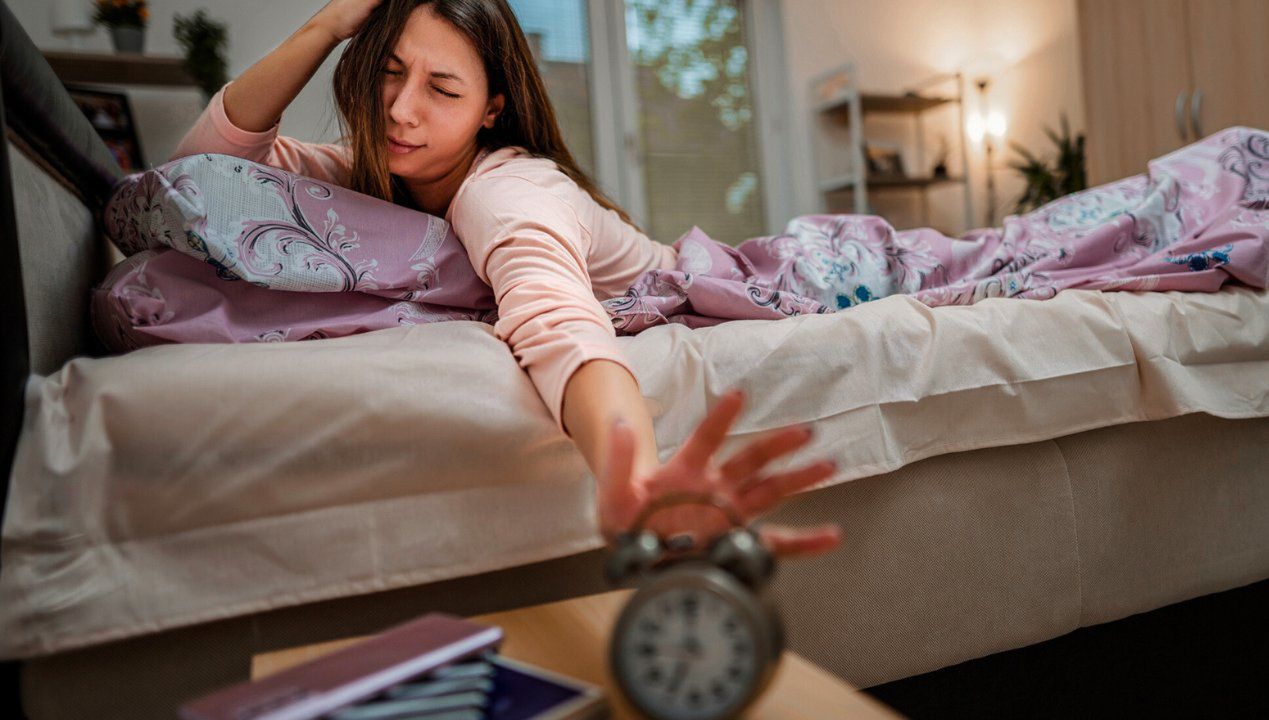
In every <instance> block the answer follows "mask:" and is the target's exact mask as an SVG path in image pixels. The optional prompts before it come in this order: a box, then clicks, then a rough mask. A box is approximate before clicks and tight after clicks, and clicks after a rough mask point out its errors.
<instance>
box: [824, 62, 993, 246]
mask: <svg viewBox="0 0 1269 720" xmlns="http://www.w3.org/2000/svg"><path fill="white" fill-rule="evenodd" d="M843 73H846V74H847V75H850V74H853V67H852V66H851V65H845V66H842V67H840V68H835V69H834V70H831V71H829V72H828V73H824V74H822V75H820V76H818V77H816V78H815V79H813V80H812V81H811V92H810V97H812V98H817V97H818V93H819V90H820V88H821V87H822V85H823V83H825V82H826V81H827V79H829V78H834V77H840V76H842V74H843ZM949 84H954V86H955V92H954V93H953V94H944V95H936V94H922V93H921V92H920V91H921V90H925V89H928V88H931V87H937V86H939V85H949ZM964 97H965V87H964V78H963V77H962V75H961V74H960V73H952V74H948V75H939V76H937V77H934V78H930V79H929V80H927V81H926V82H924V83H922V84H920V85H918V86H916V87H914V88H912V89H911V90H908V91H906V92H904V93H902V94H899V95H887V94H882V93H871V92H861V91H860V90H859V89H858V88H856V87H854V86H853V85H851V86H845V87H841V88H840V89H839V90H838V91H837V92H835V93H834V94H833V95H832V96H831V97H829V98H826V99H822V100H817V101H816V102H815V104H814V106H813V108H812V110H813V112H812V113H811V123H812V128H811V132H812V135H811V137H812V138H814V139H816V140H819V139H820V138H821V135H822V128H823V125H824V123H825V121H826V120H827V121H828V122H829V123H830V124H834V125H837V124H841V123H843V122H844V123H845V125H846V127H847V130H848V132H849V139H848V142H847V145H848V148H847V149H848V152H849V160H850V168H851V169H850V170H849V171H848V172H846V173H841V174H836V175H833V176H831V177H827V178H825V177H823V170H822V168H823V166H824V165H825V162H824V160H823V158H822V157H821V156H820V152H819V148H814V150H815V151H813V152H812V153H811V155H812V158H813V161H814V162H815V164H816V169H815V177H816V178H817V181H818V189H819V191H820V196H821V207H822V208H824V210H825V211H826V210H827V201H826V199H825V197H824V196H825V195H827V194H828V193H831V192H839V191H842V190H849V191H851V192H852V196H853V198H854V206H855V207H854V210H855V212H856V213H859V214H866V213H869V212H870V210H869V205H868V192H869V190H870V189H872V190H876V191H888V190H918V191H920V193H921V215H922V222H923V223H924V224H926V225H928V224H929V217H930V207H929V196H928V194H927V191H928V190H929V188H931V187H934V186H937V185H945V184H952V185H960V186H961V187H962V194H963V196H964V203H965V229H969V228H971V227H973V225H972V218H973V207H974V205H973V197H972V190H971V187H970V183H969V182H968V180H967V178H966V176H965V175H964V174H963V173H964V172H965V171H966V170H967V169H968V168H969V150H968V147H967V145H966V141H965V105H964ZM949 104H954V105H956V107H957V129H956V130H957V131H956V137H957V140H958V142H957V145H958V146H959V148H960V157H961V172H962V175H960V176H948V177H935V176H933V175H910V176H900V177H892V176H872V175H869V173H868V172H867V170H866V168H867V165H866V163H865V161H864V149H865V139H864V118H865V117H866V116H868V115H881V114H891V115H895V114H898V115H906V116H908V117H910V118H912V119H913V120H915V122H916V158H917V161H916V167H919V168H922V169H923V170H924V168H925V167H926V165H927V160H926V157H925V133H924V125H923V117H922V116H923V115H924V114H925V113H926V112H927V111H929V110H933V109H935V108H940V107H943V106H945V105H949Z"/></svg>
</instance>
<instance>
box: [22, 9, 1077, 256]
mask: <svg viewBox="0 0 1269 720" xmlns="http://www.w3.org/2000/svg"><path fill="white" fill-rule="evenodd" d="M772 1H778V2H779V3H780V5H781V9H782V12H783V14H784V17H783V27H784V33H785V48H786V52H787V55H788V57H787V64H788V69H789V74H790V83H791V85H790V87H791V94H792V100H793V102H792V106H791V107H790V108H789V114H790V118H789V123H788V124H787V127H789V128H808V127H809V123H810V115H809V113H808V111H807V108H808V107H809V105H810V99H809V97H808V85H809V82H810V80H811V78H812V77H813V76H815V75H817V74H819V73H821V72H823V71H824V70H826V69H828V68H831V67H834V66H836V65H839V64H841V63H842V62H846V61H848V60H849V61H854V62H855V63H856V68H857V74H858V77H859V78H860V80H859V82H860V85H861V87H863V88H865V89H869V90H878V91H895V90H899V89H901V88H903V87H905V86H907V85H909V84H911V83H913V82H916V81H919V80H920V79H922V78H925V77H928V76H931V75H934V74H938V73H944V72H950V71H953V70H956V69H959V68H966V69H967V70H968V71H969V72H970V77H977V76H978V75H979V74H989V75H991V76H992V77H993V78H995V81H996V82H995V88H994V90H993V95H992V97H993V101H994V102H996V103H998V105H999V107H1000V108H1001V109H1002V110H1003V111H1004V112H1005V113H1006V115H1007V117H1008V119H1009V125H1010V127H1009V137H1008V138H1007V141H1008V140H1016V141H1018V142H1020V143H1022V144H1023V145H1025V146H1027V147H1029V148H1031V149H1033V150H1039V151H1045V152H1047V151H1048V148H1049V143H1048V140H1047V139H1046V138H1045V136H1044V134H1043V126H1044V125H1045V124H1049V125H1054V126H1056V124H1057V120H1058V114H1059V112H1061V111H1063V110H1065V111H1066V112H1067V113H1068V115H1069V116H1070V119H1071V122H1072V125H1073V127H1075V128H1077V129H1082V128H1083V127H1084V109H1083V101H1082V96H1081V92H1082V91H1081V87H1080V77H1079V51H1078V42H1077V34H1076V25H1075V3H1074V0H888V1H887V2H884V3H883V2H874V1H873V0H772ZM8 2H9V5H10V8H11V9H12V10H13V12H14V14H15V15H16V16H17V18H18V21H19V22H21V23H22V26H23V28H24V29H25V30H26V32H27V34H29V35H30V36H31V38H32V39H33V40H34V41H35V44H36V45H37V46H39V47H41V48H47V49H69V48H71V47H72V41H71V40H70V39H68V38H66V37H58V36H54V35H53V33H52V31H51V30H50V12H51V11H50V4H49V3H48V0H8ZM324 4H325V0H270V2H263V3H262V2H258V1H257V0H218V1H217V2H215V3H208V2H206V0H164V2H161V3H154V4H153V7H151V13H152V15H151V19H150V26H149V27H148V28H147V39H146V52H147V53H152V54H166V55H178V54H179V53H180V49H179V47H178V45H177V43H176V40H175V39H174V38H173V37H172V16H173V15H174V14H177V13H180V14H184V15H188V14H191V13H192V12H194V10H196V9H197V8H199V7H207V8H208V9H209V12H210V14H211V15H212V17H214V18H215V19H217V20H220V21H222V22H226V23H228V25H229V27H230V46H229V52H228V59H229V75H230V77H234V76H237V75H238V74H240V73H242V72H243V71H244V70H246V69H247V68H248V67H250V66H251V65H252V64H253V63H255V62H256V61H257V60H259V59H260V58H261V57H263V56H264V55H266V54H268V52H270V51H271V50H272V49H273V48H274V47H276V46H277V45H278V44H279V43H280V42H281V41H282V40H283V39H284V38H285V37H286V36H287V35H289V34H290V33H291V32H294V30H295V29H297V28H298V27H299V26H300V25H301V24H303V22H304V21H305V20H307V19H308V18H309V17H311V16H312V15H313V14H314V13H315V12H317V11H318V10H319V9H320V8H321V7H322V6H323V5H324ZM77 49H83V50H96V51H102V52H109V51H110V41H109V37H108V36H107V35H106V31H105V30H104V29H102V28H98V29H96V30H95V31H94V33H93V34H92V35H90V36H88V37H87V38H85V39H83V40H82V41H81V42H80V43H79V47H78V48H77ZM342 50H343V47H342V46H340V47H338V48H336V49H335V51H334V52H332V53H331V55H330V56H329V57H328V58H327V60H326V62H325V63H323V64H322V65H321V67H319V68H318V70H317V72H316V73H315V74H314V77H313V80H311V81H310V82H309V84H308V86H307V87H305V89H304V90H303V91H302V92H301V93H300V95H299V96H298V97H297V98H296V100H295V102H294V103H293V104H292V105H291V107H290V108H288V110H287V111H286V113H285V114H284V115H283V117H282V127H281V132H282V133H283V134H285V135H290V136H293V137H297V138H300V139H303V140H309V141H315V142H330V141H332V140H334V139H335V138H336V137H337V135H338V130H339V128H338V123H337V120H336V116H335V110H334V107H333V103H332V99H331V93H330V81H331V75H332V72H333V70H334V66H335V61H336V60H337V59H338V57H339V54H340V53H341V52H342ZM128 92H129V96H130V97H131V99H132V103H133V111H134V113H135V114H136V119H137V123H138V125H139V126H140V127H141V129H142V132H143V138H142V144H143V150H144V151H145V155H146V160H147V161H148V162H150V163H156V162H163V161H164V160H166V159H167V157H168V156H169V155H170V154H171V152H172V150H173V148H175V146H176V144H177V143H178V142H179V141H180V138H181V136H182V135H183V134H184V133H185V131H186V130H187V129H188V128H189V126H190V125H191V124H192V123H193V122H194V120H195V119H196V118H197V117H198V115H199V113H200V112H202V99H201V94H200V93H199V91H198V90H197V89H193V88H189V89H184V88H146V87H135V86H134V87H130V88H128ZM973 107H974V106H973V105H972V104H969V105H967V109H973ZM945 114H946V113H945ZM870 127H871V126H870ZM878 129H879V131H881V132H882V133H885V132H890V131H898V130H896V128H895V127H894V126H893V124H891V123H880V124H879V128H878ZM932 131H933V130H932ZM808 135H809V133H805V132H803V133H798V132H793V133H792V136H793V137H792V138H791V139H792V143H791V145H792V148H791V152H792V155H793V159H794V163H793V167H794V168H795V172H794V175H793V177H792V179H791V181H792V183H793V187H794V192H793V198H794V209H795V213H794V214H804V213H812V212H819V211H820V206H819V201H820V196H819V193H818V191H817V189H816V187H815V178H814V177H812V174H811V172H810V168H811V167H813V166H812V163H811V150H810V146H809V144H808V140H807V138H808ZM927 146H928V147H932V145H927ZM1004 155H1005V154H1004V153H1000V154H998V155H997V158H998V162H997V170H996V179H997V183H998V186H999V187H1000V192H999V197H1000V198H1001V200H1000V203H999V206H1000V207H1002V208H1009V207H1012V202H1010V201H1011V200H1012V198H1014V197H1016V196H1017V194H1018V192H1019V191H1020V183H1019V181H1018V180H1016V179H1015V178H1014V177H1013V175H1014V172H1013V171H1012V170H1008V169H1006V168H1005V167H1004V164H1005V162H1006V161H1007V159H1008V158H1007V157H1004ZM797 168H803V169H805V171H796V169H797ZM983 170H984V167H983V153H982V148H981V146H979V147H975V148H972V153H971V178H972V180H973V183H974V197H975V200H976V203H975V208H974V213H973V218H972V222H971V223H970V225H971V226H978V225H981V224H984V221H985V218H984V216H983V213H984V210H985V194H984V183H983V179H984V177H985V175H984V172H983ZM905 197H906V198H907V199H906V200H905ZM915 197H916V195H915V194H913V195H908V196H893V195H892V196H890V197H889V198H882V197H881V196H876V197H875V199H876V200H877V203H878V207H877V210H878V212H881V213H882V214H884V215H886V216H887V217H888V218H890V219H891V221H892V222H893V223H894V224H895V225H896V226H897V227H901V228H902V227H911V226H913V225H915V224H918V221H919V220H920V214H919V212H918V210H919V204H918V203H917V202H915ZM930 199H931V203H932V207H931V222H930V224H931V225H933V226H935V227H941V228H943V229H945V230H948V231H958V230H960V229H962V228H961V226H962V225H964V213H963V205H962V201H961V195H960V194H959V190H958V189H956V188H950V187H949V188H943V189H936V190H932V191H931V195H930ZM833 210H834V211H841V212H847V211H849V208H848V207H845V206H844V203H843V204H842V205H841V206H839V207H837V208H833Z"/></svg>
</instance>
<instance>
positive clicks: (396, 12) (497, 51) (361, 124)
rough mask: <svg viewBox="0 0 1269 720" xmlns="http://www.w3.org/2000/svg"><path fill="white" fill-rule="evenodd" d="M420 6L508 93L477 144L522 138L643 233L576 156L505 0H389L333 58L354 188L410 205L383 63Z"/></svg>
mask: <svg viewBox="0 0 1269 720" xmlns="http://www.w3.org/2000/svg"><path fill="white" fill-rule="evenodd" d="M421 5H431V6H432V8H431V9H432V10H434V11H435V12H436V14H437V15H438V16H439V17H441V18H444V19H445V20H447V21H448V22H449V23H450V24H452V25H453V26H454V27H456V28H457V29H458V30H459V31H460V32H462V33H463V34H464V35H466V36H467V39H468V40H469V41H470V42H471V44H472V46H473V47H475V48H476V51H477V52H478V53H479V54H480V57H481V60H482V61H483V63H484V67H485V77H486V78H487V79H488V85H489V87H488V94H489V97H493V96H494V95H497V94H498V93H502V94H503V95H504V99H505V102H504V104H503V109H502V112H500V113H498V117H497V120H496V121H495V122H494V126H493V127H492V128H486V127H482V128H480V130H479V131H478V132H477V133H476V145H477V146H478V147H479V148H481V149H488V150H490V151H493V150H497V149H498V148H503V147H507V146H509V145H518V146H520V147H523V148H524V149H525V150H527V151H528V152H529V154H531V155H533V156H535V157H541V158H548V159H550V160H553V161H555V164H556V165H558V166H559V168H560V170H561V171H562V172H563V173H564V174H565V175H568V176H569V177H570V178H571V179H572V180H573V182H575V183H577V185H578V186H579V187H581V188H582V189H583V190H585V191H586V192H587V193H589V194H590V196H591V197H592V198H594V199H595V202H597V203H599V204H600V205H602V206H603V207H606V208H608V209H610V210H613V211H615V212H616V213H617V214H618V215H619V216H620V217H621V219H622V220H624V221H626V222H627V223H629V224H630V225H631V226H633V227H634V228H635V229H637V230H639V232H643V230H642V229H641V228H639V226H638V225H637V224H635V222H634V221H633V220H631V219H630V216H629V215H628V214H627V213H626V211H625V210H623V209H622V208H621V207H620V206H619V205H617V204H616V203H614V202H613V201H611V200H609V199H608V198H607V196H605V195H604V194H603V192H601V191H600V190H599V188H598V187H597V186H596V185H595V182H594V181H593V180H591V179H590V177H589V176H588V175H587V174H586V173H585V172H583V171H582V169H581V168H580V167H578V165H577V161H576V160H574V159H573V154H572V153H571V152H569V149H568V146H567V145H566V144H565V143H564V137H563V134H562V133H561V132H560V126H559V122H558V121H557V120H556V119H555V109H554V107H552V105H551V99H550V97H549V96H548V95H547V92H546V85H545V83H543V82H542V76H541V75H539V74H538V66H537V63H536V62H535V61H534V58H533V53H532V51H530V50H529V43H528V41H527V40H526V39H525V37H524V31H523V30H522V29H521V28H520V22H519V21H518V20H517V19H516V16H515V13H514V12H512V10H511V7H510V6H508V5H507V1H506V0H385V2H384V3H383V4H381V5H380V6H379V7H377V8H375V10H374V11H373V12H372V13H371V14H370V17H369V18H367V19H366V21H365V23H364V24H363V25H362V27H361V28H360V30H358V32H357V34H356V35H354V36H353V38H352V40H350V41H349V43H348V47H347V48H345V50H344V53H343V55H342V56H340V58H339V62H338V63H337V64H336V65H335V78H334V91H335V104H336V106H337V107H338V109H339V121H340V125H341V127H342V130H343V133H344V137H343V138H342V141H343V142H344V143H345V144H347V145H348V146H349V149H350V150H351V151H352V168H351V172H350V179H349V187H351V188H352V189H353V190H356V191H357V192H360V193H364V194H366V195H371V196H373V197H377V198H379V199H381V200H390V201H392V202H395V203H398V204H408V205H412V204H413V203H412V201H411V200H410V199H409V196H408V193H406V192H405V187H404V185H403V184H402V183H401V182H400V179H399V178H397V177H396V176H394V175H392V174H391V173H389V172H388V156H387V149H386V148H385V147H384V142H383V128H384V125H385V123H386V120H385V117H384V108H383V101H382V99H381V98H382V87H383V74H382V73H381V72H380V70H381V68H382V67H383V65H384V63H386V62H387V60H388V56H389V55H391V54H392V51H393V49H394V48H395V46H396V43H397V40H398V39H399V38H400V37H401V32H402V31H403V30H404V29H405V24H406V21H407V20H408V19H409V17H410V15H411V14H412V13H413V12H414V10H415V9H416V8H418V7H419V6H421Z"/></svg>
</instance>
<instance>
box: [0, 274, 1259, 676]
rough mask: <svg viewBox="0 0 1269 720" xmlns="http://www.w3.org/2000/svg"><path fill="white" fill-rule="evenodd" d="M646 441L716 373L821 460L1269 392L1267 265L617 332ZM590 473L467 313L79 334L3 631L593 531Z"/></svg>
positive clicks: (1226, 412)
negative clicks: (1193, 281) (371, 327)
mask: <svg viewBox="0 0 1269 720" xmlns="http://www.w3.org/2000/svg"><path fill="white" fill-rule="evenodd" d="M619 342H621V343H622V345H623V348H624V350H625V351H626V352H627V353H628V357H629V358H630V360H631V362H632V364H633V366H634V368H635V369H636V372H637V374H638V377H639V382H640V386H641V388H642V389H643V393H644V395H645V397H646V398H647V400H648V403H649V407H650V408H651V410H652V412H653V415H654V418H655V424H656V432H657V438H658V443H659V445H660V447H661V448H662V450H661V455H662V457H663V458H665V457H668V456H669V455H671V454H672V453H673V452H674V451H675V450H676V449H677V447H678V445H679V444H680V443H681V442H682V441H683V440H684V439H685V438H686V436H687V434H688V433H689V432H690V431H691V430H692V429H693V428H694V427H695V426H696V424H697V423H698V422H699V421H700V418H701V417H702V416H703V414H704V411H705V408H706V406H707V404H709V403H712V402H713V401H714V399H716V398H717V397H718V396H719V395H720V394H721V393H722V392H724V391H725V390H727V389H728V388H730V387H732V386H737V385H739V386H742V387H744V388H745V389H746V390H747V392H748V395H749V402H748V405H747V407H746V410H745V412H744V413H743V414H742V416H741V417H740V419H739V420H738V421H737V422H736V424H735V426H734V427H733V434H732V436H731V437H730V438H729V440H728V444H727V445H726V446H725V448H724V453H723V454H724V456H725V455H726V454H727V453H728V452H729V451H731V450H732V449H734V448H735V447H736V446H737V445H738V444H740V443H741V442H744V441H745V440H746V439H748V438H749V437H752V436H753V435H754V434H756V433H761V432H764V431H767V430H770V429H773V428H777V427H781V426H784V425H787V424H790V423H796V422H803V421H815V423H816V427H817V431H818V432H817V436H816V439H815V440H814V441H813V442H812V444H811V445H810V446H809V447H808V448H806V449H804V450H803V451H802V452H800V453H798V454H797V455H795V456H794V457H792V458H785V459H783V460H782V461H781V462H779V463H776V465H775V467H776V468H779V467H781V466H784V465H791V464H800V463H802V462H806V461H809V460H812V459H818V458H821V457H833V458H836V459H837V460H838V463H839V467H840V468H841V469H840V471H839V473H838V475H836V476H835V477H834V478H831V479H830V480H829V481H828V484H831V483H836V482H843V481H847V480H853V479H857V478H862V477H867V476H870V475H875V474H878V473H882V472H886V471H889V470H892V469H894V468H897V467H899V466H901V465H904V464H906V463H910V462H913V461H916V460H919V459H921V458H925V457H929V456H932V455H937V454H940V453H946V452H953V451H958V450H966V449H971V448H980V447H989V446H996V445H1006V444H1017V443H1026V442H1032V441H1036V440H1041V439H1047V438H1052V437H1058V436H1062V435H1067V434H1071V433H1074V432H1079V431H1082V430H1086V429H1090V428H1094V427H1101V426H1105V425H1112V424H1117V423H1125V422H1132V421H1137V420H1150V419H1159V418H1166V417H1172V416H1176V415H1182V414H1185V413H1191V412H1208V413H1211V414H1213V415H1217V416H1220V417H1226V418H1244V417H1263V416H1269V293H1266V292H1264V291H1254V290H1251V289H1247V288H1243V287H1226V288H1225V289H1224V290H1222V291H1221V292H1219V293H1212V294H1203V293H1193V294H1191V293H1179V292H1166V293H1131V292H1108V293H1102V292H1097V291H1084V290H1068V291H1065V292H1062V293H1060V294H1058V296H1057V297H1055V298H1054V299H1051V300H1046V301H1033V300H1017V299H990V300H985V301H982V302H980V303H978V304H976V305H972V306H949V307H939V308H930V307H927V306H925V305H923V304H921V303H919V302H916V301H914V300H912V299H910V298H907V297H905V296H901V295H897V296H890V297H886V298H883V299H881V300H877V301H874V302H869V303H865V304H863V305H860V306H858V307H855V308H852V309H850V310H849V311H845V312H840V313H836V314H832V315H807V316H801V317H795V318H790V319H787V320H781V321H737V322H731V323H726V324H723V325H719V326H717V327H712V328H702V329H697V330H690V329H688V328H686V327H683V326H679V325H674V326H668V327H658V328H653V329H651V330H648V331H645V332H644V333H642V334H640V335H638V336H635V337H623V338H619ZM591 501H592V479H591V478H590V475H589V472H588V470H587V469H586V466H585V463H584V462H583V460H582V458H581V456H580V455H579V454H578V453H577V452H576V451H575V450H574V449H573V447H572V445H571V443H570V441H569V440H568V439H567V438H565V437H564V436H563V435H560V434H559V433H558V432H557V431H556V429H555V427H554V424H553V422H552V420H551V417H550V415H549V414H548V413H547V410H546V408H545V406H544V405H543V404H542V402H541V400H540V399H539V397H538V395H537V393H536V391H535V390H534V388H533V386H532V385H531V384H530V382H529V379H528V376H527V375H526V374H525V373H524V372H523V371H522V370H521V369H520V368H519V367H518V366H517V365H516V362H515V360H514V358H513V357H512V356H511V354H510V351H509V350H508V348H507V347H506V346H505V345H504V344H502V343H501V342H499V341H498V340H497V339H496V338H495V337H494V336H493V334H492V329H491V327H490V326H488V325H485V324H481V323H475V322H461V321H456V322H444V323H437V324H432V325H423V326H415V327H403V328H398V329H392V330H381V331H376V332H373V333H367V334H363V335H357V336H352V337H346V338H339V339H330V340H319V341H308V342H303V343H280V344H261V345H170V346H161V347H153V348H147V349H144V350H141V351H138V352H134V353H130V354H128V355H125V356H121V357H112V358H102V359H84V358H81V359H76V360H72V361H71V362H69V363H68V364H67V365H65V366H64V367H63V368H62V369H61V370H59V371H58V372H56V373H54V374H53V375H51V376H49V377H47V378H45V377H39V376H34V377H32V378H31V381H30V382H29V384H28V387H27V405H26V415H25V420H24V427H23V432H22V435H21V438H20V441H19V446H18V451H17V456H16V459H15V465H14V474H13V478H12V485H11V490H10V497H9V506H8V511H7V514H6V517H5V520H4V528H3V533H4V534H3V543H2V545H0V549H2V551H3V557H2V558H0V562H2V564H3V573H0V657H2V658H14V657H31V656H36V655H42V654H48V653H53V652H58V651H62V650H67V649H71V648H76V647H82V646H86V645H91V644H96V643H102V642H106V641H110V640H115V639H120V638H125V637H130V636H135V635H140V634H146V633H152V632H157V631H160V630H163V629H166V628H171V627H176V626H181V625H187V624H192V623H197V622H202V621H208V620H213V619H218V618H224V617H230V616H235V615H241V614H245V613H251V612H256V611H261V610H267V609H271V608H277V607H282V606H287V605H294V604H299V603H305V602H312V601H316V600H322V599H329V598H336V597H343V596H348V595H354V594H359V593H367V592H373V591H378V590H386V589H390V588H397V587H403V586H408V585H413V584H419V583H426V582H431V581H436V580H441V579H445V578H450V577H457V576H462V575H470V574H474V573H479V572H483V571H487V570H493V569H498V568H503V567H508V566H512V565H518V564H523V563H529V562H535V561H539V560H545V559H549V558H553V557H559V556H563V555H567V554H571V553H576V552H582V551H585V550H589V549H592V548H596V547H599V546H600V545H602V542H601V540H600V537H599V535H598V533H597V531H596V528H595V524H594V519H593V516H592V512H591Z"/></svg>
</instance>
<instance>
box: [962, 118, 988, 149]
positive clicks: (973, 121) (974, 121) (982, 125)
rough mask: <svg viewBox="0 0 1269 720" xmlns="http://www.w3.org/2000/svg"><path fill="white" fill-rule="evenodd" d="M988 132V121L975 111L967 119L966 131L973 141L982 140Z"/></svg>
mask: <svg viewBox="0 0 1269 720" xmlns="http://www.w3.org/2000/svg"><path fill="white" fill-rule="evenodd" d="M986 132H987V123H986V121H984V120H983V116H982V115H979V114H978V113H973V114H972V115H970V116H969V117H968V118H966V119H965V133H966V134H968V135H969V139H970V140H971V141H973V142H976V143H977V142H982V141H983V135H984V134H985V133H986Z"/></svg>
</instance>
